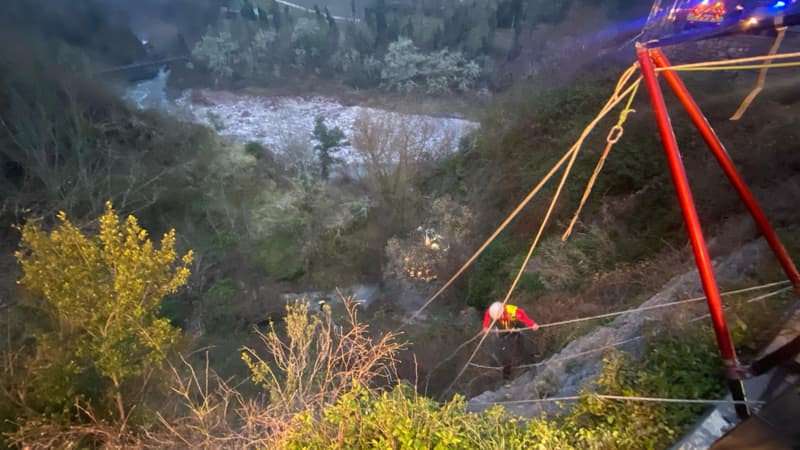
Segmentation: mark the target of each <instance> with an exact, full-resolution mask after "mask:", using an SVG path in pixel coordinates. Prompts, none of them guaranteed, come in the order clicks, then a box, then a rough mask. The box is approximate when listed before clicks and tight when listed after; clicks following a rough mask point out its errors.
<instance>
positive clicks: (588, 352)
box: [470, 336, 648, 370]
mask: <svg viewBox="0 0 800 450" xmlns="http://www.w3.org/2000/svg"><path fill="white" fill-rule="evenodd" d="M645 337H648V336H636V337H634V338H631V339H626V340H624V341H620V342H614V343H613V344H608V345H604V346H602V347H598V348H594V349H591V350H586V351H583V352H580V353H575V354H572V355H569V356H565V357H563V358H556V359H549V360H547V361H539V362H537V363H532V364H522V365H519V366H514V368H515V369H530V368H533V367H539V366H545V365H547V366H549V365H550V364H557V363H562V362H565V361H570V360H573V359H577V358H580V357H582V356H586V355H591V354H592V353H597V352H601V351H603V350H607V349H609V348H614V347H621V346H623V345H625V344H629V343H631V342H635V341H639V340H641V339H644V338H645ZM470 365H471V366H472V367H477V368H479V369H487V370H503V367H501V366H485V365H482V364H475V363H470Z"/></svg>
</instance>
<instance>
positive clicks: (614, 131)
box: [606, 125, 625, 144]
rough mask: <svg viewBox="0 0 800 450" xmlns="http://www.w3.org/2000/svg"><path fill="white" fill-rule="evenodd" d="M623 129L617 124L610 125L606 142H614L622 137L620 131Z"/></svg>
mask: <svg viewBox="0 0 800 450" xmlns="http://www.w3.org/2000/svg"><path fill="white" fill-rule="evenodd" d="M624 131H625V130H623V129H622V127H621V126H619V125H614V126H613V127H611V131H609V132H608V137H607V138H606V142H608V143H609V144H616V143H617V142H619V140H620V139H621V138H622V133H623V132H624Z"/></svg>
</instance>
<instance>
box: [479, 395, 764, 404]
mask: <svg viewBox="0 0 800 450" xmlns="http://www.w3.org/2000/svg"><path fill="white" fill-rule="evenodd" d="M586 395H589V396H591V397H595V398H599V399H602V400H620V401H631V402H654V403H684V404H695V405H763V404H765V403H766V402H765V401H762V400H714V399H693V398H663V397H642V396H637V395H630V396H629V395H608V394H595V393H587V394H586ZM583 397H584V396H582V395H570V396H566V397H548V398H533V399H529V400H506V401H497V402H469V403H471V404H473V405H524V404H531V403H547V402H563V401H578V400H581V399H582V398H583Z"/></svg>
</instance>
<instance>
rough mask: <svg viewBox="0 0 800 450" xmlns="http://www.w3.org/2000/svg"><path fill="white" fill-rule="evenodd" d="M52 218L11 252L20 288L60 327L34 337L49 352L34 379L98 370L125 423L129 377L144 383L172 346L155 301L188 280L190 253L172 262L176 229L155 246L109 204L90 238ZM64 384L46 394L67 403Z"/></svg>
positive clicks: (26, 233)
mask: <svg viewBox="0 0 800 450" xmlns="http://www.w3.org/2000/svg"><path fill="white" fill-rule="evenodd" d="M58 218H59V221H60V224H59V226H58V228H57V229H55V230H53V231H51V232H47V231H45V230H43V229H42V228H41V227H40V225H39V224H37V223H35V222H28V223H26V224H25V225H24V226H23V227H22V228H21V230H20V231H21V233H22V240H21V243H20V247H21V248H20V250H19V251H17V252H16V253H15V255H16V257H17V259H18V261H19V263H20V265H21V266H22V269H23V273H24V274H23V277H22V278H21V279H20V281H19V283H20V284H21V285H22V286H24V287H25V288H26V289H27V290H28V291H29V292H31V293H32V294H35V295H38V296H41V297H42V298H43V299H44V300H45V301H46V304H47V308H45V309H44V311H47V312H49V313H50V314H52V315H53V320H54V322H55V323H57V324H58V328H57V329H55V330H51V331H47V332H45V333H43V334H42V335H40V336H39V338H38V339H37V347H38V349H37V350H38V354H39V355H42V356H44V355H50V357H51V358H53V359H51V360H50V363H51V364H52V367H50V368H48V367H47V366H48V364H46V362H45V361H41V362H38V363H37V364H36V365H32V366H31V370H33V372H34V373H33V374H32V376H34V377H38V376H39V375H41V374H40V373H36V372H37V371H40V370H44V371H49V372H50V375H48V376H47V377H45V378H44V379H47V378H50V379H51V380H54V379H57V378H60V377H61V376H60V375H58V373H57V372H59V371H61V372H63V373H64V374H66V375H68V376H67V377H64V378H62V379H65V380H71V379H72V378H74V377H75V375H80V374H91V373H92V372H94V371H96V374H97V375H99V376H101V377H103V378H105V379H107V380H110V381H111V383H112V384H113V388H114V389H113V397H114V398H115V400H116V407H117V413H118V416H117V419H118V420H120V421H122V422H123V423H124V421H126V420H127V416H126V412H125V410H126V407H127V406H129V405H126V402H125V401H124V399H123V395H122V388H123V385H124V384H125V383H126V382H128V381H129V380H132V379H139V380H140V383H146V380H147V378H148V377H149V372H152V371H153V370H157V369H159V368H160V367H161V364H162V363H163V361H164V359H165V357H166V353H167V351H168V350H169V349H170V348H171V347H172V346H173V345H174V344H175V343H176V339H177V337H178V330H177V329H175V328H174V327H172V325H171V324H170V322H169V320H167V319H164V318H161V317H159V312H160V306H161V305H160V303H161V300H162V299H163V298H164V297H165V296H166V295H168V294H171V293H174V292H176V291H177V290H178V288H180V287H181V286H183V285H184V284H185V283H186V280H187V278H188V276H189V264H190V263H191V262H192V252H191V251H189V252H187V253H186V254H185V255H183V256H182V257H181V258H180V259H179V261H178V262H177V263H176V258H177V253H176V250H175V231H174V230H171V231H170V232H169V233H167V234H165V235H164V237H163V239H162V240H161V246H160V248H158V249H156V248H154V247H153V244H152V242H151V241H150V240H149V239H148V235H147V231H146V230H144V229H143V228H141V226H140V225H139V223H138V221H137V220H136V218H135V217H133V216H128V218H127V219H126V220H125V222H124V223H122V222H121V221H120V219H119V217H118V216H117V214H116V213H115V212H114V210H113V209H112V206H111V203H110V202H109V203H107V205H106V212H105V214H103V215H102V216H101V217H100V220H99V222H100V229H99V233H98V234H97V235H96V236H91V235H86V234H84V233H82V232H81V230H80V229H79V228H78V227H77V226H75V225H74V224H72V222H70V221H69V220H68V219H67V217H66V215H65V214H64V213H59V215H58ZM57 349H63V350H61V351H58V350H57ZM59 354H61V355H69V356H68V358H61V357H59V356H58V355H59ZM43 363H44V364H43ZM54 371H55V372H54ZM53 377H55V378H53ZM142 377H144V381H142ZM70 384H71V381H67V384H66V385H61V386H59V385H58V384H54V385H52V388H53V389H54V392H52V393H51V395H53V396H54V397H55V398H59V396H63V397H62V398H61V400H62V402H63V403H64V404H69V402H70V401H73V399H72V398H71V397H72V396H74V395H77V391H75V388H74V387H73V386H70ZM41 394H43V393H42V392H40V395H41Z"/></svg>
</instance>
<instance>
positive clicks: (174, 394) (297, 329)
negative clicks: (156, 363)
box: [11, 299, 402, 449]
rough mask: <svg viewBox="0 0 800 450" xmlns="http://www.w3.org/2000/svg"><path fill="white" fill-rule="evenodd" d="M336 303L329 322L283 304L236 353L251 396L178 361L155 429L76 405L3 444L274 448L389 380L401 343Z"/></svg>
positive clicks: (349, 304)
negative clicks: (283, 311) (373, 333)
mask: <svg viewBox="0 0 800 450" xmlns="http://www.w3.org/2000/svg"><path fill="white" fill-rule="evenodd" d="M343 301H344V312H343V313H342V314H341V316H337V317H334V314H333V313H332V312H331V310H330V308H327V309H325V310H324V311H323V312H321V313H320V314H315V313H311V312H309V310H308V305H307V304H306V303H302V302H297V303H295V304H293V305H287V313H288V314H287V317H286V320H285V325H286V330H285V332H279V331H278V330H277V329H276V327H275V326H274V325H273V326H271V327H270V329H269V330H268V331H267V332H265V333H261V332H259V337H260V341H261V344H262V346H261V347H260V348H257V349H256V348H243V349H242V358H243V359H244V360H245V361H246V362H247V363H248V365H249V366H250V369H251V371H252V381H254V382H255V383H256V384H257V385H258V386H259V387H260V388H262V389H263V390H262V393H261V394H259V395H256V396H254V397H245V396H244V395H243V394H242V393H241V391H240V389H239V387H240V386H232V385H230V384H229V382H227V381H226V380H223V379H221V378H220V377H219V376H218V375H216V374H215V373H214V372H213V370H211V369H210V367H209V365H208V363H207V362H206V365H205V367H202V368H199V369H198V368H196V367H194V366H192V365H191V364H190V363H189V362H187V360H186V359H185V358H183V357H180V358H179V360H178V362H177V363H176V364H172V365H171V366H170V369H169V371H168V373H169V377H168V378H169V380H168V384H169V391H170V394H171V395H169V396H168V398H167V399H166V401H165V402H164V404H165V405H166V406H165V407H162V408H160V409H158V410H157V411H154V412H153V413H152V414H153V415H154V420H155V424H152V425H150V426H138V427H134V426H132V425H130V424H125V423H117V422H108V421H105V420H103V419H101V418H98V417H97V416H96V415H95V414H94V413H93V412H92V411H91V409H90V408H88V407H85V406H83V405H81V404H76V405H75V408H76V413H77V415H78V416H79V417H81V418H82V419H83V423H82V424H80V425H74V424H63V425H62V424H59V423H53V422H52V421H48V420H40V421H29V422H27V423H22V424H20V426H19V428H18V431H17V432H16V433H15V434H14V435H13V436H11V442H12V443H13V444H14V445H17V446H19V447H20V448H25V449H46V448H84V447H87V446H88V447H92V448H95V447H96V448H107V449H117V448H135V449H145V448H160V449H164V448H167V449H169V448H201V449H217V448H283V447H284V446H285V444H286V442H285V440H286V439H287V432H288V431H289V430H291V429H292V428H293V427H294V426H297V424H296V423H295V422H296V421H297V420H298V419H297V418H298V417H299V416H300V415H303V416H305V417H315V418H319V417H321V413H322V411H323V409H324V408H326V407H327V406H330V405H332V404H334V403H335V402H336V401H337V400H338V399H339V398H341V396H342V395H344V394H345V393H347V392H350V391H351V390H352V389H353V387H354V386H359V388H366V389H368V390H370V391H378V390H381V388H382V387H384V386H388V385H391V384H392V382H394V381H395V380H397V376H396V373H397V371H396V367H395V363H396V359H395V355H396V354H397V352H398V351H400V350H401V349H402V344H400V343H399V342H397V341H396V340H395V335H394V334H392V333H385V334H384V335H383V336H382V337H380V338H377V339H374V340H373V339H372V338H370V336H369V334H368V327H367V325H365V324H363V323H360V322H359V321H358V317H357V314H356V313H357V305H356V303H354V302H353V301H352V299H343ZM337 322H339V323H337ZM261 355H266V356H261Z"/></svg>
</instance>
